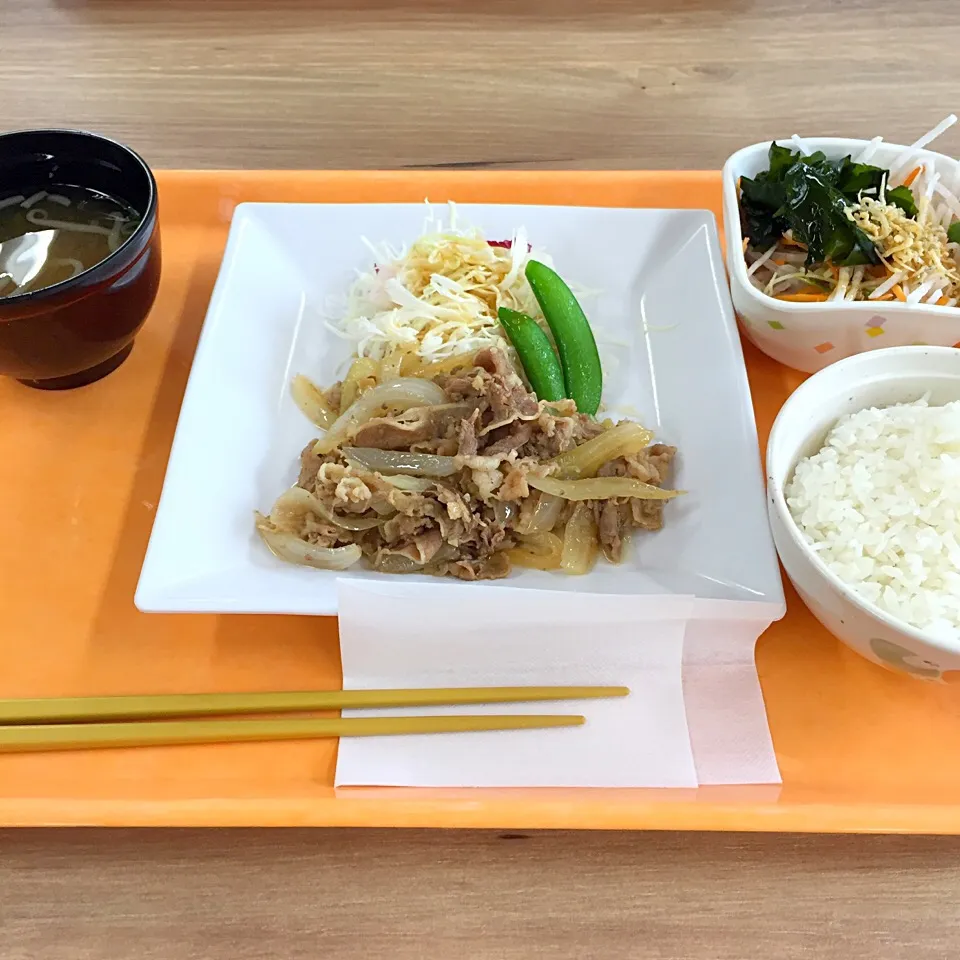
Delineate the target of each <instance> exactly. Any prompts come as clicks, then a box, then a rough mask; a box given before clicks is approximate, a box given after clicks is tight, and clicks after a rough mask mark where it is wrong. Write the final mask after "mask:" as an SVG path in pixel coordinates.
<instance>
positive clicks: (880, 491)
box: [785, 398, 960, 645]
mask: <svg viewBox="0 0 960 960" xmlns="http://www.w3.org/2000/svg"><path fill="white" fill-rule="evenodd" d="M785 492H786V497H787V506H788V507H789V508H790V512H791V514H792V515H793V518H794V520H795V521H796V523H797V526H798V527H799V528H800V530H801V532H802V533H803V535H804V537H805V538H806V540H807V542H808V543H809V544H810V545H811V546H812V547H813V549H814V550H815V551H816V552H817V553H818V554H819V556H820V558H821V559H822V560H823V562H824V563H825V564H826V565H827V566H828V567H829V568H830V570H832V571H833V573H835V574H836V575H837V576H838V577H839V578H840V579H841V580H843V581H844V582H845V583H847V584H849V586H851V587H852V588H853V589H854V590H855V591H856V592H857V593H858V594H859V595H860V596H861V597H863V598H864V599H865V600H867V601H868V602H870V603H872V604H875V605H876V606H877V607H879V608H880V609H881V610H883V611H884V612H885V613H888V614H890V615H891V616H893V617H897V618H899V619H900V620H904V621H906V622H907V623H909V624H911V625H913V626H914V627H918V628H920V629H922V630H924V631H925V632H927V633H929V634H930V635H931V636H933V637H935V638H937V639H939V640H945V641H950V642H953V643H956V644H958V645H960V401H957V402H954V403H948V404H945V405H944V406H930V405H929V404H928V403H927V399H926V398H924V399H922V400H919V401H917V402H916V403H905V404H898V405H896V406H892V407H886V408H884V409H877V408H875V407H872V408H870V409H867V410H861V411H860V412H859V413H855V414H852V415H850V416H846V417H844V418H843V419H842V420H840V421H839V422H838V423H837V424H836V426H835V427H834V428H833V429H832V430H831V431H830V433H829V434H828V435H827V438H826V441H825V443H824V446H823V448H822V449H821V450H820V452H819V453H817V454H815V455H814V456H812V457H807V458H806V459H804V460H801V461H800V463H799V464H797V469H796V471H795V473H794V475H793V478H792V479H791V481H790V482H789V484H788V485H787V488H786V491H785Z"/></svg>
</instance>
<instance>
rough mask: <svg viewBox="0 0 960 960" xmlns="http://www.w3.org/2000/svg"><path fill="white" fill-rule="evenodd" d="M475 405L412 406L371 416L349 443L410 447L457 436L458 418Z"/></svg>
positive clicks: (427, 444) (379, 448)
mask: <svg viewBox="0 0 960 960" xmlns="http://www.w3.org/2000/svg"><path fill="white" fill-rule="evenodd" d="M474 409H475V407H474V406H473V405H472V404H469V403H447V404H438V405H437V406H435V407H413V408H411V409H410V410H407V411H406V412H405V413H403V414H401V415H399V416H396V417H374V418H373V419H372V420H368V421H367V422H366V423H364V424H361V425H360V427H358V428H357V430H356V431H355V432H354V434H353V437H352V439H351V444H352V445H353V446H355V447H375V448H376V449H378V450H411V449H415V448H417V447H419V446H423V445H426V446H431V445H435V444H438V443H440V442H441V441H443V440H446V439H449V438H450V437H453V436H456V433H457V431H458V430H459V427H460V422H461V420H463V419H464V417H469V416H470V415H471V414H472V413H473V411H474Z"/></svg>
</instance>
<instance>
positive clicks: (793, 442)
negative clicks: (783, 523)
mask: <svg viewBox="0 0 960 960" xmlns="http://www.w3.org/2000/svg"><path fill="white" fill-rule="evenodd" d="M923 396H929V399H930V403H931V404H943V403H949V402H950V401H952V400H960V351H957V350H955V349H953V348H952V347H894V348H890V349H887V350H879V351H876V352H873V353H864V354H859V355H858V356H855V357H850V358H849V359H847V360H843V361H840V362H839V363H836V364H834V365H833V366H830V367H827V368H826V369H825V370H822V371H820V372H819V373H817V374H815V375H814V376H812V377H811V378H810V379H809V380H807V381H806V382H805V383H803V384H802V385H801V386H800V387H799V388H798V389H797V390H796V391H795V392H794V394H793V395H792V396H791V397H790V399H789V400H787V402H786V403H785V404H784V406H783V409H782V410H781V411H780V414H779V415H778V416H777V419H776V422H775V423H774V425H773V429H772V430H771V433H770V442H769V445H768V449H767V474H768V479H769V482H770V487H771V489H770V495H771V496H774V497H778V498H780V499H781V500H782V498H783V487H784V485H785V484H786V483H787V481H788V480H789V478H790V477H791V476H792V475H793V471H794V468H795V467H796V465H797V463H798V461H800V460H801V459H802V458H803V457H806V456H810V455H811V454H813V453H816V452H817V451H818V450H819V449H820V448H821V447H822V446H823V441H824V439H825V437H826V435H827V433H829V431H830V430H831V429H832V428H833V426H834V424H835V423H836V422H837V420H839V419H840V418H841V417H843V416H845V415H847V414H850V413H855V412H856V411H858V410H863V409H865V408H867V407H874V406H876V407H886V406H891V405H892V404H896V403H909V402H911V401H914V400H919V399H920V398H921V397H923ZM785 506H786V505H785V504H784V507H785ZM791 523H792V520H791Z"/></svg>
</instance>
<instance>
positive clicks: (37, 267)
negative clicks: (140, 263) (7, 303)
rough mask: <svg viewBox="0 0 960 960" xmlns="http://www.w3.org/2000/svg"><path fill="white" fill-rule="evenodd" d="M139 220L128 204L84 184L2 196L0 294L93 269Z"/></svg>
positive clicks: (25, 290)
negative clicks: (90, 188) (87, 187)
mask: <svg viewBox="0 0 960 960" xmlns="http://www.w3.org/2000/svg"><path fill="white" fill-rule="evenodd" d="M140 219H141V215H140V214H139V213H137V211H136V210H134V209H133V208H132V207H130V206H129V204H126V203H124V202H123V201H121V200H117V199H115V198H113V197H108V196H106V195H105V194H102V193H98V192H97V191H95V190H87V189H84V188H82V187H75V186H65V185H51V186H49V187H48V189H46V190H39V189H38V190H35V191H32V192H25V193H15V194H8V195H7V196H0V298H2V297H10V296H14V295H16V294H21V293H29V292H31V291H33V290H39V289H41V288H43V287H49V286H52V285H53V284H55V283H61V282H62V281H64V280H70V279H71V278H73V277H75V276H76V275H77V274H78V273H82V272H83V271H84V270H89V269H90V268H91V267H93V266H96V264H98V263H99V262H100V261H101V260H105V259H106V258H107V257H108V256H110V254H111V253H113V252H114V251H115V250H117V249H118V248H119V247H120V244H122V243H123V242H124V241H125V240H126V239H127V238H128V237H129V236H130V235H131V234H132V233H133V232H134V230H136V228H137V226H138V224H139V223H140Z"/></svg>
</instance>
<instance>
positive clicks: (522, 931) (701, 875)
mask: <svg viewBox="0 0 960 960" xmlns="http://www.w3.org/2000/svg"><path fill="white" fill-rule="evenodd" d="M958 858H960V839H957V838H954V839H950V840H941V839H936V838H926V837H914V838H911V839H907V838H903V837H869V838H868V837H861V838H855V837H839V838H833V839H827V838H823V837H794V838H790V837H783V838H779V839H771V838H763V837H757V836H743V835H737V834H717V835H708V834H686V835H682V834H636V835H625V834H608V835H600V834H551V833H543V834H535V835H532V836H525V835H516V834H513V835H509V836H507V837H505V836H504V835H502V834H501V835H497V834H493V833H472V832H437V833H422V832H410V833H408V832H402V831H396V832H392V833H391V832H382V831H370V832H367V833H366V834H364V835H359V836H358V835H357V834H356V833H350V832H345V831H341V830H327V831H301V830H289V831H280V832H275V833H270V832H266V831H209V832H205V833H204V832H199V831H153V832H136V831H95V830H82V831H81V830H68V831H63V832H61V833H60V834H59V835H58V836H56V837H51V835H50V834H45V833H43V832H36V831H23V832H20V833H13V832H4V833H0V890H2V891H3V893H2V899H0V956H3V957H4V958H5V960H77V958H84V960H88V958H98V960H99V958H104V960H106V958H110V960H114V958H116V960H141V958H149V960H155V958H156V960H159V958H168V957H169V958H177V960H194V958H196V960H248V958H249V960H266V958H271V960H272V958H280V960H316V958H324V960H341V958H343V960H361V958H363V960H423V958H438V960H453V958H457V957H463V958H465V960H528V958H532V957H551V958H561V960H567V958H569V960H637V958H647V957H649V958H683V960H794V958H797V960H799V958H805V960H807V958H824V960H900V958H902V960H918V958H944V960H945V958H947V957H949V956H952V955H955V954H956V943H957V942H958V938H960V908H958V905H957V898H956V877H957V867H958Z"/></svg>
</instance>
